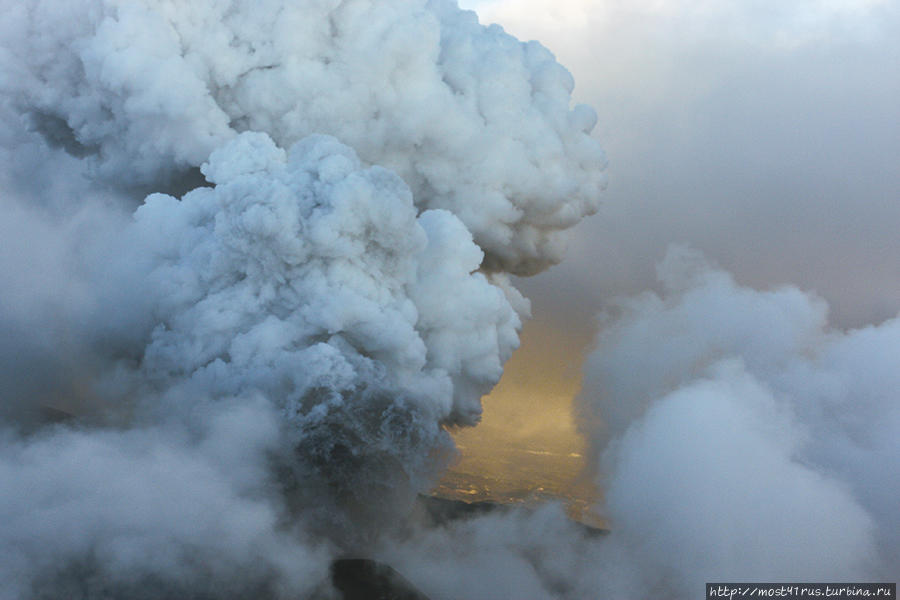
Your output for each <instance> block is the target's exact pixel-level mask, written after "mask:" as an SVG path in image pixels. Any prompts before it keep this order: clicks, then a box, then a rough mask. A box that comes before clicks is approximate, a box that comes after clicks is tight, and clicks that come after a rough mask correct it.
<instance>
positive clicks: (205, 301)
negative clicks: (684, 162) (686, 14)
mask: <svg viewBox="0 0 900 600" xmlns="http://www.w3.org/2000/svg"><path fill="white" fill-rule="evenodd" d="M0 8H2V10H3V12H4V14H5V15H6V17H5V18H4V20H3V23H2V24H0V93H2V96H0V116H2V117H3V119H2V125H0V140H2V142H3V143H2V150H0V159H2V164H3V169H2V172H0V189H2V192H0V193H2V197H0V208H2V211H3V213H2V214H3V219H2V225H0V227H2V233H3V234H4V244H3V250H2V253H0V275H2V277H0V331H2V332H3V342H2V343H0V358H2V367H0V369H2V370H0V386H2V387H0V389H2V394H3V410H2V414H0V417H2V419H3V421H2V432H3V433H2V436H3V437H2V441H3V443H2V446H0V520H2V522H3V523H4V527H3V528H2V531H0V557H2V558H0V581H2V588H0V597H3V598H11V599H18V598H58V597H69V596H77V597H87V598H108V597H127V598H141V597H148V598H158V597H223V598H227V597H248V596H252V597H265V596H270V597H292V598H293V597H302V596H305V595H308V594H311V593H315V594H323V593H324V594H327V593H328V590H327V588H328V584H327V581H326V579H327V575H328V572H327V563H328V560H329V559H330V558H331V557H333V556H334V555H336V554H340V553H343V552H347V551H350V550H352V551H354V552H361V553H366V552H369V551H372V549H373V548H375V546H374V544H375V543H376V542H377V540H378V539H379V537H380V536H381V535H383V534H384V533H385V532H388V531H390V530H391V529H392V528H393V527H394V526H395V525H396V523H395V522H396V521H398V520H401V519H402V518H404V516H405V514H406V512H407V511H408V509H409V507H410V504H411V503H412V500H413V499H414V498H415V494H416V493H417V492H421V491H425V490H427V489H428V488H429V486H430V485H431V484H432V483H433V482H434V481H435V479H436V477H438V476H439V474H440V472H441V469H442V468H443V467H444V466H445V465H446V464H447V463H448V461H449V460H451V459H452V456H453V453H454V449H453V445H452V441H451V439H450V437H449V435H448V434H447V432H446V430H445V429H444V426H446V425H473V424H475V423H477V422H478V420H479V418H480V414H481V405H480V398H481V396H482V395H483V394H485V393H487V392H488V391H489V390H490V389H491V387H492V386H493V385H494V384H495V383H496V382H497V380H498V379H499V377H500V374H501V371H502V367H503V363H504V362H505V361H506V360H507V359H508V358H509V356H510V354H511V352H512V351H513V349H514V348H515V347H516V346H517V345H518V331H519V329H520V328H521V319H522V318H523V317H524V316H526V315H527V314H528V301H527V300H525V299H524V298H523V297H522V296H521V295H520V294H519V293H518V292H517V291H516V290H515V288H514V287H512V285H511V284H510V281H509V274H510V273H515V274H530V273H535V272H538V271H540V270H542V269H544V268H546V267H547V266H548V265H551V264H553V263H555V262H557V261H559V260H560V259H561V257H562V254H563V251H564V247H565V241H566V239H567V236H568V234H567V230H569V229H570V228H571V227H572V226H573V225H574V224H575V223H577V222H578V221H579V220H580V219H581V218H582V217H583V216H585V215H587V214H590V213H592V212H594V211H595V210H596V208H597V204H598V201H599V198H598V194H599V191H600V190H601V188H602V187H603V181H604V180H603V174H602V170H603V166H604V161H603V154H602V152H601V151H600V149H599V145H598V143H597V142H596V141H595V140H594V139H593V138H591V137H590V136H589V135H588V134H589V133H590V130H591V129H592V127H593V125H594V122H595V120H596V117H595V115H594V113H593V111H592V110H591V109H590V108H588V107H585V106H577V107H575V108H571V106H570V94H571V91H572V85H573V84H572V79H571V76H570V75H569V74H568V72H567V71H566V70H565V69H564V68H563V67H561V66H560V65H559V64H557V63H556V61H555V59H554V58H553V56H552V54H550V52H549V51H547V50H546V49H545V48H543V47H542V46H541V45H540V44H537V43H535V42H530V43H527V44H525V43H521V42H519V41H518V40H516V39H514V38H512V37H511V36H508V35H506V34H505V33H504V32H503V31H502V30H501V29H499V28H497V27H491V28H485V27H483V26H481V25H479V24H478V22H477V19H476V18H475V15H474V14H473V13H469V12H464V11H460V10H459V9H458V8H457V7H456V5H455V3H454V2H449V1H430V2H424V1H422V2H408V1H406V0H403V1H399V0H398V1H396V2H394V1H391V2H383V1H379V2H369V1H359V0H347V1H344V2H335V1H315V0H314V1H310V2H283V1H275V2H266V3H263V4H260V3H258V2H253V3H250V2H241V1H234V2H199V3H198V2H193V3H187V2H176V3H171V2H158V1H155V0H146V1H142V0H135V1H125V2H119V1H112V0H110V1H106V0H84V1H79V2H60V1H41V0H34V1H29V2H7V1H3V2H0ZM148 194H149V195H148ZM47 407H50V408H53V409H62V410H65V411H68V412H70V413H73V414H74V415H76V417H75V418H74V419H73V420H70V421H69V423H67V424H58V425H47V424H46V423H47V421H48V414H49V415H50V416H53V415H56V416H58V415H59V413H52V412H51V413H48V411H47Z"/></svg>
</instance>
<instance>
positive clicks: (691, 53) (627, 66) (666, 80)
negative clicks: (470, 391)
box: [461, 0, 900, 446]
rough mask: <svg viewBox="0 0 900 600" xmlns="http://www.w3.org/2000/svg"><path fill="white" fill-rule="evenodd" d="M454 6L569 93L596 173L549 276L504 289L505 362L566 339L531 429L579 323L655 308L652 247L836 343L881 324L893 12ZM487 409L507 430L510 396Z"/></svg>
mask: <svg viewBox="0 0 900 600" xmlns="http://www.w3.org/2000/svg"><path fill="white" fill-rule="evenodd" d="M461 5H462V6H463V7H466V8H472V9H474V10H476V11H477V12H478V14H479V17H480V19H481V20H482V22H484V23H494V22H495V23H499V24H500V25H502V26H503V27H504V28H505V29H506V30H508V31H509V32H510V33H513V34H514V35H516V36H517V37H520V38H522V39H537V40H540V41H541V43H543V44H544V45H546V46H547V47H548V48H550V49H551V50H552V51H553V52H554V53H555V54H556V56H557V58H558V59H559V61H560V62H561V63H562V64H563V65H565V66H566V67H567V68H568V69H569V70H570V71H571V72H572V74H573V75H574V78H575V82H576V85H575V90H574V93H573V97H574V100H575V101H577V102H585V103H588V104H590V105H591V106H593V107H594V108H595V109H596V110H597V113H598V117H599V122H598V125H597V127H596V128H595V130H594V133H593V135H594V136H595V137H597V138H598V139H599V140H600V141H601V143H602V144H603V147H604V149H605V150H606V153H607V158H608V160H609V165H608V167H607V171H606V173H607V177H608V187H607V189H606V191H605V194H604V195H603V198H602V204H601V207H600V210H599V212H598V214H596V215H594V216H592V217H589V218H588V219H585V220H584V221H583V222H582V223H581V224H579V225H578V226H577V227H576V230H575V235H574V238H573V240H572V242H571V244H570V246H569V250H568V254H567V257H566V259H565V261H563V262H562V263H561V264H560V265H557V266H555V267H552V268H551V269H550V270H549V271H547V272H545V273H542V274H540V275H537V276H535V277H532V278H527V279H520V280H519V283H520V285H521V289H522V290H523V292H524V293H525V295H526V296H528V297H530V298H531V300H532V308H533V310H532V312H533V316H534V321H533V323H534V325H529V324H526V330H525V336H524V340H525V343H528V342H529V341H531V340H534V341H533V342H532V343H535V344H536V345H541V344H542V341H540V340H541V339H547V340H549V338H548V337H546V336H544V337H542V336H541V335H540V333H539V332H538V331H537V329H538V328H541V329H543V330H544V331H547V330H553V331H554V332H555V333H554V335H555V336H557V341H558V338H559V336H564V337H566V338H567V339H568V340H569V343H568V348H569V350H568V352H566V353H564V354H569V355H570V356H569V357H568V360H569V362H568V364H569V368H568V369H567V370H566V372H565V374H561V373H560V374H557V373H548V374H547V375H546V377H547V378H548V379H549V380H551V381H552V383H550V382H548V383H546V384H545V387H548V388H556V389H559V390H567V393H565V394H562V395H561V397H560V396H556V397H553V399H549V400H546V402H548V404H550V405H551V408H550V409H549V410H548V412H551V413H553V414H559V412H560V411H561V410H564V409H565V405H566V404H567V403H568V402H569V398H571V397H572V396H573V394H572V393H571V391H569V390H571V389H572V387H573V384H572V381H573V380H578V379H579V378H580V361H581V359H582V357H583V356H584V353H585V350H586V348H587V347H588V346H589V345H590V343H591V337H590V335H586V334H585V332H586V331H587V330H592V329H594V328H595V317H596V316H597V314H598V313H599V312H601V311H603V310H604V309H608V308H610V306H612V304H613V300H614V299H616V298H619V297H621V296H628V295H632V294H636V293H639V292H642V291H645V290H658V289H659V283H658V282H657V280H656V270H655V266H656V264H657V263H658V262H659V261H660V260H661V259H662V258H663V256H664V255H665V252H666V248H667V247H668V246H669V245H671V244H675V243H682V244H688V245H690V246H692V247H693V248H696V249H697V250H700V251H701V252H702V253H703V254H704V255H706V257H707V258H708V259H710V260H711V261H713V262H714V263H715V264H717V265H719V266H721V267H722V268H724V269H726V270H728V271H729V272H731V273H732V274H733V275H734V277H735V278H736V279H737V280H738V281H739V282H741V283H744V284H746V285H749V286H753V287H756V288H761V289H767V288H771V287H775V286H779V285H784V284H794V285H796V286H798V287H800V288H801V289H804V290H808V291H811V292H814V293H815V294H817V295H818V296H820V297H822V298H824V299H825V300H826V301H827V303H828V305H829V311H830V321H831V323H832V324H833V325H834V326H836V327H839V328H847V327H859V326H862V325H866V324H874V323H879V322H881V321H883V320H884V319H886V318H889V317H892V316H894V315H896V313H897V311H898V309H900V264H898V262H897V259H896V257H897V256H898V255H900V237H898V236H897V235H896V226H897V223H898V222H900V201H898V200H900V198H898V196H900V169H898V168H897V164H898V161H900V109H898V106H900V77H898V76H897V73H898V72H900V42H898V39H900V36H898V33H900V6H898V3H896V2H884V1H878V0H873V1H868V0H860V1H844V2H824V1H803V2H791V3H784V2H744V1H733V2H699V3H698V2H687V1H680V0H660V1H649V0H646V1H640V2H624V1H621V2H620V1H615V0H610V1H579V0H566V1H550V0H547V1H543V0H509V1H502V0H498V1H489V0H487V1H472V2H465V1H464V2H462V3H461ZM529 327H534V328H535V331H534V332H533V334H532V332H531V331H529ZM550 347H555V346H553V345H552V344H551V345H550ZM557 355H559V354H558V353H557ZM525 362H526V361H520V362H519V363H515V362H514V363H512V364H511V365H510V367H511V368H510V369H509V370H508V371H507V372H506V378H507V379H509V380H513V379H515V378H516V377H518V375H517V368H518V367H519V365H522V369H523V370H524V371H527V372H530V373H534V372H535V370H537V371H538V372H540V371H541V369H540V367H539V364H535V363H528V364H527V365H525ZM507 379H504V382H506V381H507ZM579 383H580V382H579ZM577 384H578V383H576V385H577ZM498 392H499V393H498ZM498 392H495V394H494V395H493V396H490V397H488V399H487V400H486V402H485V406H486V413H485V419H484V424H485V425H486V426H490V424H491V423H492V415H493V414H494V413H493V412H492V411H493V410H495V411H496V414H497V422H498V423H504V422H509V419H508V418H506V417H504V416H501V415H504V414H505V413H507V412H511V411H512V410H513V409H512V407H513V406H514V405H515V403H516V402H520V401H521V398H522V397H523V396H529V393H528V392H527V391H526V390H521V389H520V390H517V392H515V393H509V392H507V390H506V389H503V388H501V389H500V390H498ZM546 397H547V396H546V395H545V398H546ZM495 398H496V400H495ZM527 402H529V403H534V402H538V401H530V400H529V401H527ZM492 403H493V405H495V406H496V408H493V409H492ZM507 405H508V406H509V407H510V408H508V409H505V408H502V407H503V406H507ZM531 414H534V413H531ZM538 423H539V420H538ZM535 426H539V424H536V425H535ZM488 429H489V427H485V428H484V432H485V433H486V431H487V430H488ZM524 429H526V430H527V429H529V428H524ZM570 431H571V430H570ZM463 435H465V436H469V438H476V437H479V436H480V432H479V430H478V429H476V430H474V431H467V432H464V434H463ZM511 435H512V437H516V436H515V434H511ZM560 435H563V434H560ZM493 439H496V438H493ZM569 439H570V442H569V443H571V444H572V445H573V446H577V445H578V441H577V440H575V439H572V438H569ZM533 441H534V443H535V444H538V443H540V442H539V441H538V438H537V437H535V438H534V440H533ZM484 443H485V444H488V445H489V444H490V443H491V441H490V439H488V438H487V436H485V439H484Z"/></svg>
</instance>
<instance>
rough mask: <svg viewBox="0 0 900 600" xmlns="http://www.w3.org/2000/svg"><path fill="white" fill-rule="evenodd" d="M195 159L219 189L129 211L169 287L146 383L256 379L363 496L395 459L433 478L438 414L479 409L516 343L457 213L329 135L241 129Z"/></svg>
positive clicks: (298, 434)
mask: <svg viewBox="0 0 900 600" xmlns="http://www.w3.org/2000/svg"><path fill="white" fill-rule="evenodd" d="M203 172H204V174H205V175H206V177H207V178H208V179H209V180H210V181H212V182H214V183H215V184H216V185H215V187H214V188H199V189H197V190H194V191H193V192H191V193H189V194H187V195H186V196H185V197H184V199H183V200H181V201H180V202H179V201H178V200H176V199H175V198H172V197H170V196H164V195H154V196H150V197H149V198H148V199H147V202H146V204H145V205H144V206H142V207H141V208H140V209H139V210H138V211H137V213H136V215H135V216H136V229H137V231H138V237H139V238H141V239H146V240H150V242H149V244H151V245H150V246H149V247H148V248H146V251H147V252H150V253H151V254H152V255H153V256H154V257H156V258H157V261H158V262H157V264H155V265H154V267H153V268H152V270H151V272H150V274H149V275H148V282H149V284H150V286H151V287H152V288H153V289H154V290H155V292H156V293H157V294H159V304H158V306H157V309H156V310H157V313H156V320H157V321H158V322H159V324H158V325H157V326H156V327H155V328H154V330H153V332H152V334H151V341H150V343H149V344H148V346H147V348H146V350H145V352H144V356H143V360H142V363H141V367H140V370H139V372H138V379H139V382H140V383H141V384H143V385H146V386H149V387H151V388H153V391H154V392H157V393H162V394H164V395H169V396H173V395H174V396H178V397H184V398H190V397H192V396H196V395H211V396H213V397H232V396H240V395H245V394H248V393H251V392H258V393H262V394H263V395H265V396H266V397H268V398H270V399H272V401H273V402H275V403H276V405H277V406H278V407H279V408H280V409H281V410H282V411H283V412H284V415H285V418H286V420H287V423H288V427H289V429H290V431H291V432H292V436H293V437H294V440H295V441H294V444H295V446H296V447H295V451H296V453H297V454H298V456H299V459H300V461H301V462H302V463H303V464H304V466H305V467H308V468H312V469H315V470H316V471H323V472H327V476H326V477H325V479H326V480H327V481H328V482H329V484H330V485H331V486H340V489H341V491H342V492H343V493H345V494H350V493H354V492H357V493H359V494H360V495H361V496H363V498H361V501H362V500H364V498H365V496H366V494H371V493H373V492H374V491H375V490H376V487H373V486H384V489H382V490H381V492H382V493H385V492H387V491H388V490H389V489H390V488H391V487H392V486H395V485H397V483H398V480H397V477H396V474H397V473H403V474H404V475H405V477H408V478H409V479H411V480H412V481H413V482H414V483H416V484H418V485H413V486H412V487H413V489H422V488H424V487H426V486H427V484H428V483H429V482H428V481H427V480H425V481H421V480H416V478H417V477H421V476H422V475H423V474H424V473H423V472H422V469H425V468H427V469H429V470H432V471H433V469H434V465H430V464H429V461H428V457H429V452H431V451H433V450H435V449H437V448H439V447H440V446H441V445H442V444H444V445H446V444H447V442H446V440H445V439H444V438H445V436H446V433H445V432H444V431H443V429H441V427H440V424H441V423H447V422H455V423H466V424H474V423H475V422H477V420H478V417H479V415H480V412H481V407H480V398H481V395H482V394H484V393H486V392H487V391H488V390H490V388H491V387H492V386H493V384H494V383H495V382H496V381H497V380H498V379H499V377H500V373H501V369H502V364H503V362H504V361H505V360H506V359H507V358H508V357H509V355H510V353H511V352H512V350H513V348H514V347H515V346H517V345H518V335H517V331H518V328H519V327H520V321H519V317H518V315H517V314H516V313H515V311H514V310H513V308H512V307H511V305H510V304H509V302H508V301H507V299H506V296H505V295H504V293H503V291H502V290H501V289H500V288H498V287H497V286H495V285H492V284H491V283H490V282H489V281H488V279H487V278H486V277H485V276H484V275H482V274H481V273H478V272H476V271H477V269H478V266H479V264H480V263H481V260H482V256H483V255H482V252H481V250H479V248H478V246H476V245H475V244H474V243H473V242H472V237H471V234H470V233H469V231H468V230H467V229H466V228H465V226H464V225H463V224H462V223H461V222H460V221H459V219H457V218H456V217H454V216H453V215H452V214H451V213H449V212H447V211H443V210H431V211H426V212H424V213H422V214H421V215H420V216H418V217H417V216H416V209H415V206H414V205H413V202H412V197H411V194H410V192H409V189H408V188H407V186H406V185H405V184H404V183H403V181H402V180H401V179H400V178H399V177H397V176H396V175H394V174H392V173H391V172H389V171H386V170H384V169H382V168H380V167H370V168H365V169H364V168H362V167H361V165H360V163H359V160H358V159H357V157H356V155H355V154H354V152H353V150H351V149H350V148H348V147H347V146H344V145H342V144H340V143H339V142H338V141H337V140H335V139H334V138H331V137H327V136H312V137H309V138H306V139H304V140H303V141H301V142H298V143H297V144H295V145H294V146H293V147H292V148H291V150H290V152H288V153H286V152H284V151H283V150H281V149H279V148H278V147H277V146H275V144H274V143H273V142H272V141H271V139H269V137H268V136H267V135H265V134H262V133H245V134H241V135H240V136H238V137H237V138H235V140H233V141H232V142H230V143H228V144H227V145H226V146H225V147H224V148H222V149H220V150H216V151H215V152H213V154H212V156H211V157H210V161H209V163H206V164H204V166H203ZM175 401H178V400H175ZM345 463H349V464H345ZM416 463H422V464H416ZM343 469H347V472H345V473H342V472H341V471H342V470H343ZM392 474H394V475H392ZM430 474H431V475H433V474H434V473H433V472H432V473H430ZM359 478H365V479H366V481H361V480H360V479H359Z"/></svg>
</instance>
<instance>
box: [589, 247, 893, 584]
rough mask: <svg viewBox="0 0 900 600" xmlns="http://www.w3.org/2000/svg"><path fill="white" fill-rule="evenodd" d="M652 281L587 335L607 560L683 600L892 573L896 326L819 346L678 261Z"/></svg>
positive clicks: (788, 307)
mask: <svg viewBox="0 0 900 600" xmlns="http://www.w3.org/2000/svg"><path fill="white" fill-rule="evenodd" d="M659 278H660V281H661V283H662V285H663V286H664V289H665V292H664V293H663V294H662V295H661V296H660V295H657V294H654V293H650V292H648V293H645V294H643V295H640V296H636V297H633V298H629V299H624V300H622V301H621V302H620V303H619V304H618V306H617V308H616V309H615V310H613V311H610V313H609V314H608V315H607V318H606V320H605V321H604V322H602V323H601V333H600V335H599V337H598V339H597V347H596V349H595V350H594V352H593V353H592V354H591V355H590V356H589V358H588V361H587V364H586V366H585V373H586V375H585V387H584V390H583V392H582V394H581V396H580V405H579V408H580V411H581V413H582V417H583V418H582V420H581V422H582V424H583V425H582V426H583V429H584V432H585V434H586V435H587V436H588V438H589V439H590V441H591V442H592V444H593V451H594V458H595V459H597V462H596V465H595V467H596V469H597V472H598V473H599V474H600V475H601V480H602V482H603V486H604V488H605V494H606V506H607V510H608V512H609V518H610V519H611V522H612V527H613V529H614V531H615V532H616V533H615V534H614V535H615V536H617V537H618V541H619V543H621V544H623V545H624V546H625V547H626V548H627V552H630V553H632V555H633V557H634V560H635V561H636V563H637V564H639V565H641V566H642V568H643V569H644V570H645V572H646V573H653V574H655V575H654V576H655V577H658V578H659V579H658V581H659V582H665V585H666V586H667V587H668V588H670V589H671V590H672V591H673V593H676V594H682V595H683V596H685V597H688V596H690V595H691V594H692V593H693V592H692V590H696V589H698V586H699V585H702V584H703V582H704V581H713V580H725V581H728V580H732V581H734V580H745V581H747V580H767V581H776V580H792V581H798V580H801V579H802V580H829V579H832V580H833V579H835V578H837V579H841V578H844V579H847V578H851V579H853V578H856V579H866V578H872V577H878V576H881V577H885V576H890V574H891V573H896V572H897V571H896V569H897V567H898V564H897V557H898V556H900V538H898V536H897V531H900V521H898V517H900V515H898V513H897V510H896V503H895V500H894V499H895V498H896V496H897V492H898V487H897V486H898V484H897V482H898V481H900V473H898V470H897V469H898V465H900V455H898V450H897V444H896V439H897V436H898V433H900V403H898V398H897V389H898V387H897V384H898V381H897V373H898V372H900V371H898V367H900V364H898V358H897V353H896V348H897V347H898V345H900V337H898V335H900V321H898V320H897V319H893V320H889V321H886V322H884V323H882V324H881V325H878V326H871V327H867V328H864V329H859V330H851V331H847V332H843V331H840V330H835V329H832V328H830V327H829V326H828V322H827V310H826V305H825V303H824V302H823V301H822V300H821V299H819V298H817V297H815V296H813V295H810V294H806V293H803V292H801V291H800V290H798V289H796V288H793V287H784V288H778V289H774V290H771V291H757V290H754V289H750V288H746V287H742V286H740V285H738V284H736V283H735V281H734V280H733V278H732V277H731V276H730V275H729V274H728V273H726V272H724V271H721V270H719V269H717V268H715V267H713V266H710V265H709V264H708V263H707V262H706V261H705V260H704V259H703V257H702V256H701V255H699V254H698V253H697V252H695V251H692V250H689V249H686V248H684V247H674V248H672V249H670V251H669V253H668V255H667V256H666V259H665V260H664V261H663V262H662V263H661V264H660V266H659Z"/></svg>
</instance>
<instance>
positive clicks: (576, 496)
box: [435, 319, 597, 520]
mask: <svg viewBox="0 0 900 600" xmlns="http://www.w3.org/2000/svg"><path fill="white" fill-rule="evenodd" d="M592 336H593V331H592V329H591V328H590V327H585V328H583V329H581V330H579V331H564V330H562V329H559V328H556V327H553V326H552V325H550V324H548V323H546V322H543V321H541V320H539V319H535V320H531V321H528V322H527V323H526V325H525V327H524V329H523V331H522V338H521V339H522V344H521V347H520V348H519V350H517V351H516V353H515V354H514V355H513V357H512V358H511V359H510V360H509V362H508V363H507V365H506V369H505V371H504V374H503V378H502V379H501V380H500V383H499V384H498V385H497V387H496V388H495V389H494V390H493V392H491V393H490V394H489V395H488V396H486V397H485V398H484V399H483V402H484V415H483V418H482V422H481V424H480V425H478V426H477V427H474V428H471V427H470V428H464V429H458V430H453V431H452V432H451V433H452V434H453V437H454V439H455V440H456V443H457V446H458V447H459V451H460V460H459V462H458V463H457V464H456V465H455V466H454V467H452V468H451V469H450V470H449V471H448V472H447V473H446V474H445V476H444V478H443V479H442V480H441V482H440V483H439V484H438V487H437V488H436V490H435V492H436V493H437V494H439V495H443V496H449V497H454V498H457V499H463V500H470V501H474V500H491V501H498V502H534V501H540V500H546V499H562V500H563V501H565V502H566V503H567V504H568V505H569V507H570V511H571V512H572V513H575V515H576V516H577V517H578V518H582V517H585V519H586V520H588V519H587V516H586V515H584V514H583V513H584V512H585V510H586V508H587V507H588V506H589V505H590V504H592V503H593V502H594V500H595V499H596V496H597V494H596V491H595V490H594V489H593V486H592V485H590V484H588V483H587V482H585V481H582V479H581V476H582V472H583V470H584V466H585V460H584V452H585V443H584V440H583V439H582V437H581V435H580V434H579V433H578V431H577V430H576V427H575V422H574V419H573V416H572V400H573V398H574V397H575V395H576V394H577V393H578V391H579V389H580V386H581V364H582V361H583V359H584V355H585V351H586V349H587V347H588V344H589V343H590V341H591V338H592Z"/></svg>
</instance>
